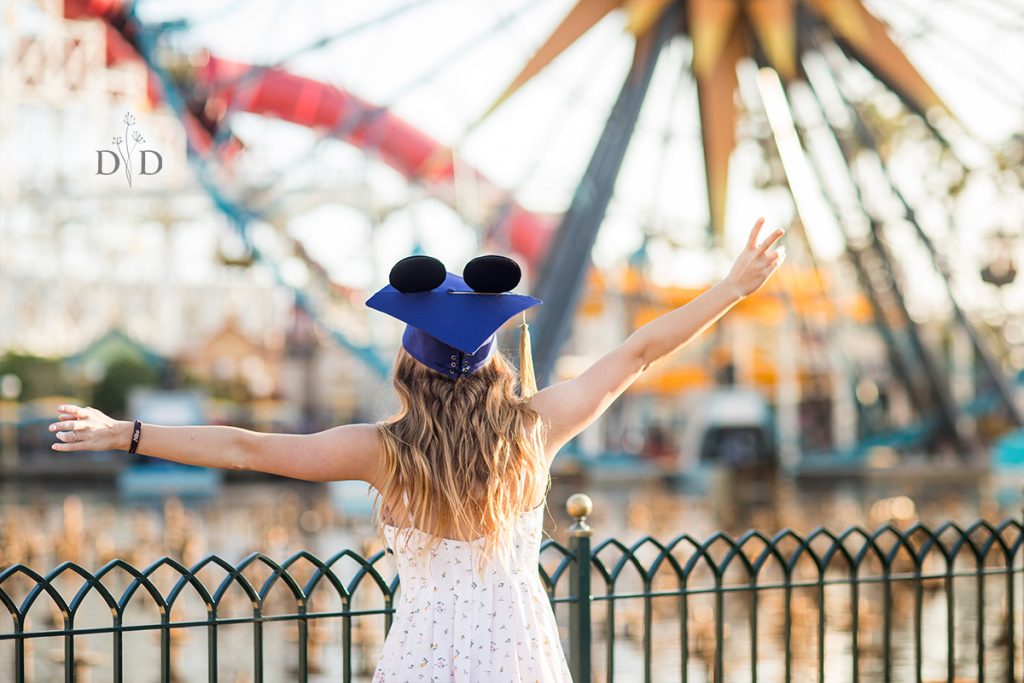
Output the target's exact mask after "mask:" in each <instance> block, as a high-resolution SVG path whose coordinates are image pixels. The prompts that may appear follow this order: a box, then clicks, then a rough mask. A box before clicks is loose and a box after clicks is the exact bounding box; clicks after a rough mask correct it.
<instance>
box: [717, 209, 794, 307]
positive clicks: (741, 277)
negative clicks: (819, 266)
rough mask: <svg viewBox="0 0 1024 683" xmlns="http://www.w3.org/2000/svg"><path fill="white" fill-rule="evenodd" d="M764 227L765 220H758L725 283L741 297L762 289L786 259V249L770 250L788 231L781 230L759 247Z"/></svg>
mask: <svg viewBox="0 0 1024 683" xmlns="http://www.w3.org/2000/svg"><path fill="white" fill-rule="evenodd" d="M762 225H764V218H758V219H757V222H756V223H754V228H753V229H752V230H751V231H750V237H748V238H747V244H746V247H744V249H743V252H742V253H740V255H739V256H738V257H737V258H736V262H735V263H733V265H732V269H731V270H730V271H729V274H728V275H726V276H725V282H727V283H729V284H730V285H732V286H733V287H734V288H735V290H736V291H737V292H738V293H739V295H740V296H749V295H751V294H753V293H754V292H756V291H757V290H758V289H760V288H761V285H763V284H764V283H765V282H767V280H768V278H769V277H771V275H772V273H774V272H775V271H776V269H778V267H779V266H781V265H782V262H783V261H784V260H785V259H786V248H785V247H781V246H780V247H778V248H777V249H771V248H770V247H771V246H772V244H774V243H775V241H776V240H778V239H779V238H780V237H782V236H783V235H785V234H786V231H785V230H783V229H782V228H779V229H778V230H776V231H775V232H773V233H772V234H771V235H769V237H768V238H767V239H766V240H765V241H764V242H762V243H761V244H760V245H759V244H758V243H757V236H758V233H759V232H760V231H761V226H762Z"/></svg>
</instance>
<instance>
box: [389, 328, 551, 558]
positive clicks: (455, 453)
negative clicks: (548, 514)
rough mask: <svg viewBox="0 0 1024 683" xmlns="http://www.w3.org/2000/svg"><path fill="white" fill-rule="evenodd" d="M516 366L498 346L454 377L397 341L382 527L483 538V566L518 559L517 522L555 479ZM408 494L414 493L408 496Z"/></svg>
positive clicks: (439, 535) (437, 539)
mask: <svg viewBox="0 0 1024 683" xmlns="http://www.w3.org/2000/svg"><path fill="white" fill-rule="evenodd" d="M518 380H519V377H518V373H517V372H516V370H515V369H514V367H513V365H512V364H511V363H510V362H509V361H508V359H507V358H506V357H505V356H504V355H503V354H502V353H501V352H500V351H496V352H495V354H494V355H493V356H492V358H491V360H489V361H488V362H487V364H486V365H484V366H483V367H482V368H480V369H479V370H477V371H475V372H473V373H472V374H469V375H465V376H462V377H459V378H458V379H455V380H451V379H449V378H448V377H446V376H444V375H442V374H441V373H439V372H436V371H434V370H431V369H430V368H428V367H426V366H425V365H423V364H422V363H420V362H418V361H417V360H416V359H414V358H413V357H412V356H410V355H409V353H408V352H406V351H405V349H402V348H399V350H398V357H397V359H396V361H395V366H394V373H393V383H394V386H395V390H396V391H397V392H398V398H399V401H400V407H399V410H398V412H397V413H395V414H394V415H392V416H391V417H389V418H387V419H385V420H383V421H381V422H378V423H377V429H378V433H379V435H380V439H381V442H382V444H383V462H382V472H383V475H382V479H381V481H379V482H378V483H379V484H380V488H379V489H378V492H377V498H376V501H375V517H376V520H377V529H378V533H379V534H380V536H381V539H382V540H383V524H384V523H385V521H384V520H383V518H382V509H381V504H383V507H384V508H386V509H387V511H388V516H389V517H390V519H389V520H388V521H387V522H386V523H388V524H390V525H392V526H394V527H395V528H396V529H397V530H398V535H402V536H404V537H405V539H406V541H407V542H408V540H409V538H410V536H411V535H412V534H413V533H415V530H416V529H418V530H420V531H422V532H426V533H428V534H430V535H432V536H434V537H435V538H434V539H432V540H431V541H430V542H429V543H428V544H425V545H424V547H423V548H422V552H429V551H431V550H433V549H435V548H436V547H437V546H438V545H440V544H441V542H442V541H443V540H444V539H445V538H453V539H455V540H467V541H472V542H474V543H478V542H479V541H480V539H483V543H482V548H481V551H482V552H480V553H479V554H478V555H477V563H476V566H477V569H478V570H479V571H480V572H481V573H482V571H483V569H484V567H485V566H486V565H487V563H489V562H490V561H491V560H492V559H493V558H498V559H499V560H500V561H501V562H502V563H505V564H506V566H507V562H508V560H509V559H510V553H511V545H512V544H511V538H512V535H513V531H514V528H515V524H516V522H517V521H518V519H519V517H520V516H521V515H522V513H523V512H525V511H526V510H528V509H529V508H530V507H531V505H532V503H533V501H535V500H537V498H538V497H540V495H541V492H542V491H543V492H544V493H545V494H546V493H547V491H546V486H547V484H548V483H549V481H550V480H549V479H548V475H547V467H546V461H545V457H544V434H543V432H542V429H543V423H542V421H541V419H540V415H539V414H538V413H537V411H535V410H534V409H533V408H532V407H530V405H529V402H528V400H527V399H524V398H521V397H520V395H519V393H518V391H517V387H518ZM403 494H405V495H407V496H408V502H406V499H405V495H403Z"/></svg>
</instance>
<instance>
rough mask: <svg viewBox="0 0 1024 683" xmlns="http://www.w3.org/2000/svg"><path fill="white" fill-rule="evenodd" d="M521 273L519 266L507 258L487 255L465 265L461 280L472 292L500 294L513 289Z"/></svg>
mask: <svg viewBox="0 0 1024 683" xmlns="http://www.w3.org/2000/svg"><path fill="white" fill-rule="evenodd" d="M522 277H523V271H521V270H520V269H519V264H518V263H516V262H515V261H513V260H512V259H510V258H509V257H507V256H499V255H498V254H488V255H486V256H477V257H476V258H475V259H473V260H471V261H470V262H469V263H467V264H466V267H465V268H464V269H463V271H462V279H463V280H465V281H466V284H467V285H469V286H470V287H471V288H472V289H473V291H474V292H480V293H482V294H500V293H502V292H508V291H511V290H512V289H515V286H516V285H518V284H519V280H520V279H521V278H522Z"/></svg>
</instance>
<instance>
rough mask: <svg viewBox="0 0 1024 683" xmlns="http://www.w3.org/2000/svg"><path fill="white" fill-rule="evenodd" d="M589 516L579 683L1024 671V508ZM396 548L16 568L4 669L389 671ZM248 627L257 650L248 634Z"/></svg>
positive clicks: (572, 615) (569, 594)
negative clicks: (888, 520) (625, 524)
mask: <svg viewBox="0 0 1024 683" xmlns="http://www.w3.org/2000/svg"><path fill="white" fill-rule="evenodd" d="M591 508H592V505H591V502H590V499H589V498H587V497H586V496H584V495H582V494H576V495H574V496H572V497H570V499H569V501H568V504H567V509H568V511H569V513H570V515H571V516H572V517H574V518H575V520H576V521H575V523H574V524H573V525H572V526H571V528H570V529H569V534H568V544H567V546H563V545H561V544H559V543H557V542H555V541H553V540H547V541H545V542H544V544H543V545H542V562H541V566H540V567H539V571H540V575H541V579H542V581H543V583H544V586H545V588H546V590H547V592H548V596H549V599H550V601H551V604H552V607H553V608H554V609H555V611H556V615H557V614H558V613H559V611H560V610H561V611H563V612H567V613H568V614H567V618H568V619H567V620H568V629H567V635H568V637H567V643H566V653H567V656H568V658H569V662H570V669H571V670H572V673H573V679H574V680H575V681H577V682H578V683H579V682H581V681H592V680H606V681H611V680H613V679H615V678H616V676H618V678H619V680H629V681H634V680H641V677H642V680H644V681H654V680H682V681H694V680H709V681H715V682H716V683H717V682H720V681H726V680H741V681H758V680H761V681H772V682H774V681H791V680H798V681H804V680H817V681H825V680H829V681H833V680H835V681H840V680H844V681H845V680H850V681H916V682H919V683H925V682H926V681H932V680H945V681H950V682H952V681H954V680H957V681H961V680H971V681H979V682H981V681H986V680H988V681H1014V680H1020V678H1015V672H1018V671H1024V667H1022V666H1021V664H1022V663H1024V662H1022V660H1024V656H1022V654H1021V644H1020V642H1019V641H1020V639H1021V636H1022V635H1024V628H1022V624H1021V615H1022V614H1024V608H1022V606H1021V602H1022V598H1024V586H1021V587H1020V588H1021V590H1020V591H1017V590H1016V587H1017V583H1018V578H1019V577H1020V576H1021V575H1024V568H1022V567H1021V566H1020V564H1021V556H1022V553H1021V552H1020V548H1021V544H1022V539H1024V533H1022V531H1024V529H1022V525H1021V523H1020V522H1019V521H1017V520H1014V519H1007V520H1005V521H1003V522H1001V523H1000V524H998V525H992V524H989V523H987V522H984V521H977V522H974V523H973V524H970V525H968V526H966V527H961V526H958V525H957V524H954V523H952V522H948V523H945V524H942V525H940V526H938V527H937V528H935V529H930V528H928V527H926V526H923V525H921V524H915V525H913V526H910V527H908V528H904V529H901V528H897V527H895V526H891V525H886V526H883V527H881V528H879V529H877V530H875V531H873V532H868V531H866V530H864V529H862V528H860V527H851V528H849V529H846V530H845V531H843V532H841V533H833V532H830V531H828V530H826V529H823V528H818V529H815V530H813V531H811V532H810V533H808V534H806V535H800V534H796V533H794V532H792V531H789V530H783V531H780V532H779V533H777V534H775V535H774V536H771V537H768V536H765V535H764V534H762V533H760V532H757V531H750V532H747V533H746V534H744V535H742V536H740V537H739V538H733V537H731V536H729V535H728V534H724V533H716V534H713V535H712V536H710V537H709V538H707V539H704V540H703V541H700V540H698V539H696V538H693V537H691V536H690V535H688V534H681V535H679V536H676V537H675V538H673V539H671V540H670V541H669V542H667V543H662V542H659V541H658V540H656V539H654V538H652V537H650V536H644V537H642V538H640V539H639V540H637V541H635V542H633V543H631V544H630V545H628V546H627V545H625V544H623V543H622V542H620V541H618V540H616V539H613V538H609V539H607V540H604V541H601V542H600V543H597V544H596V545H592V544H591V534H592V532H591V529H590V527H589V526H588V524H587V516H588V515H589V514H590V512H591ZM385 557H386V553H385V551H380V552H377V553H375V554H372V555H371V556H369V557H365V558H364V557H362V556H361V555H359V554H357V553H355V552H353V551H351V550H343V551H341V552H339V553H337V554H335V555H333V556H331V557H329V558H327V559H320V558H318V557H316V556H314V555H312V554H310V553H307V552H300V553H296V554H295V555H292V556H291V557H289V558H288V559H286V560H285V561H284V562H281V563H277V562H275V561H273V560H272V559H270V558H269V557H266V556H265V555H263V554H261V553H254V554H252V555H250V556H248V557H247V558H245V559H244V560H243V561H242V562H240V563H238V564H231V563H229V562H227V561H225V560H223V559H222V558H220V557H217V556H208V557H206V558H204V559H203V560H201V561H200V562H198V563H196V564H195V565H193V566H191V567H185V566H183V565H182V564H180V563H179V562H177V561H175V560H173V559H171V558H167V557H164V558H161V559H159V560H157V561H156V562H154V563H153V564H151V565H149V566H148V567H146V568H144V569H137V568H135V567H133V566H132V565H130V564H128V563H127V562H124V561H122V560H113V561H111V562H109V563H107V564H106V565H104V566H103V567H102V568H100V569H99V570H98V571H95V572H90V571H87V570H86V569H84V568H83V567H81V566H79V565H78V564H75V563H71V562H65V563H63V564H61V565H59V566H58V567H56V568H55V569H53V570H52V571H50V572H49V573H47V574H45V575H43V574H39V573H37V572H36V571H34V570H32V569H31V568H29V567H27V566H24V565H21V564H15V565H12V566H9V567H6V568H4V569H3V571H0V603H2V604H3V606H4V608H5V609H6V611H7V613H8V614H9V615H10V616H11V619H10V620H3V621H4V622H5V623H4V624H3V625H2V626H0V666H2V667H3V668H0V680H5V681H6V680H13V681H16V682H17V683H21V682H23V681H50V680H53V677H52V676H50V677H43V676H44V675H45V674H43V673H37V671H36V670H37V669H39V670H41V669H43V668H44V667H45V666H46V658H45V657H42V656H41V651H42V650H43V647H42V645H41V644H42V643H47V642H49V643H51V644H56V645H57V647H56V648H55V649H53V650H51V651H50V656H49V660H51V662H50V664H49V666H50V667H51V669H52V670H55V671H61V672H62V675H63V678H64V680H65V681H68V682H70V681H78V682H79V683H85V682H86V681H89V680H91V674H93V673H96V671H95V668H98V667H99V666H100V664H99V662H100V660H103V661H106V662H109V664H107V665H106V666H104V667H103V668H104V669H108V670H109V676H106V677H104V678H103V679H102V680H112V681H117V682H121V681H125V680H129V681H135V680H140V678H139V676H140V673H139V671H138V669H139V667H143V668H147V669H148V672H147V673H146V675H145V678H146V680H150V679H152V678H153V675H154V674H156V675H158V676H159V680H160V681H162V682H166V683H169V682H171V681H176V680H188V681H196V680H203V679H205V680H208V681H218V680H229V678H228V677H227V676H226V675H225V674H224V673H223V671H222V669H224V668H225V664H226V663H228V660H230V662H231V663H233V664H234V665H235V666H236V668H237V667H239V666H241V667H242V668H244V669H247V670H251V675H250V676H249V678H250V679H251V680H253V681H256V682H262V681H264V679H265V678H268V677H269V678H270V679H271V680H282V679H281V678H280V677H279V676H280V675H281V674H280V671H281V670H285V671H286V672H287V673H286V675H287V679H286V680H296V681H309V680H311V677H313V678H315V677H316V676H317V675H321V674H322V675H324V676H326V677H327V678H329V679H330V680H338V679H340V680H342V681H351V680H353V677H354V676H366V675H369V674H370V673H372V671H373V668H374V666H375V664H376V653H377V652H378V651H379V647H380V645H381V644H382V642H383V638H384V635H385V634H386V633H387V631H388V630H389V629H390V627H391V621H392V616H393V614H394V611H395V598H396V596H397V595H398V589H399V581H398V577H397V576H394V577H393V578H392V579H391V580H387V579H385V577H384V576H383V575H382V573H381V572H380V571H379V567H378V566H377V565H378V564H379V563H380V562H381V561H382V560H383V559H384V558H385ZM563 577H564V578H563ZM361 586H362V588H360V587H361ZM597 588H602V589H603V591H600V592H595V590H596V589H597ZM581 596H582V597H581ZM98 621H99V622H104V623H97V622H98ZM377 622H382V623H381V624H377ZM331 623H335V624H337V625H338V626H340V630H338V631H332V630H331V628H330V627H329V624H331ZM240 630H241V631H246V632H247V633H243V632H240ZM328 631H330V632H328ZM196 633H198V634H200V637H198V638H195V637H191V638H190V636H189V635H188V634H196ZM147 638H148V640H147ZM247 638H248V639H251V646H250V647H239V646H237V645H236V641H238V640H239V639H247ZM103 639H107V640H108V641H109V642H106V643H103V644H102V646H101V647H100V648H96V647H95V646H96V643H97V642H98V641H99V640H103ZM289 640H293V641H294V643H291V644H289V643H288V641H289ZM328 644H330V645H331V647H328ZM337 645H340V648H338V647H337ZM103 650H106V651H107V652H109V653H110V656H109V657H108V656H106V655H102V656H101V655H99V652H101V651H103ZM203 650H205V652H203ZM601 650H603V653H602V654H603V656H598V657H595V655H596V654H598V653H599V652H600V651H601ZM246 660H247V661H246ZM268 662H269V663H270V666H268ZM90 667H93V670H92V671H90ZM103 673H104V674H106V673H107V672H106V671H104V672H103ZM655 673H657V678H656V677H655ZM230 680H232V681H235V680H238V679H237V678H230Z"/></svg>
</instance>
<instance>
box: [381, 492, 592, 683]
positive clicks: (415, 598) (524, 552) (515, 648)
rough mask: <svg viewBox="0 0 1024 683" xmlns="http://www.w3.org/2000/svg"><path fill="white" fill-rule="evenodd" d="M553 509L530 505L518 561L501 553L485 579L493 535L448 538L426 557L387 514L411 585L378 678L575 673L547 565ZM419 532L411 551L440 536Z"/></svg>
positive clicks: (495, 679) (547, 680) (387, 531)
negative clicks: (546, 538) (482, 555)
mask: <svg viewBox="0 0 1024 683" xmlns="http://www.w3.org/2000/svg"><path fill="white" fill-rule="evenodd" d="M543 516H544V506H543V504H541V505H539V506H537V507H535V508H533V509H532V510H527V511H526V512H524V513H523V514H522V515H520V517H519V519H518V520H517V522H516V525H517V527H516V532H515V537H514V540H513V551H512V561H511V564H510V567H509V568H508V569H503V568H501V567H500V564H499V563H497V562H496V561H494V562H492V563H491V567H490V568H488V569H487V570H486V573H485V577H484V578H483V580H481V579H480V578H478V576H477V575H476V572H474V570H473V564H474V561H475V559H476V555H475V554H474V550H476V549H477V547H479V546H480V545H481V544H482V543H483V539H476V540H474V541H458V540H453V539H443V540H442V542H441V544H440V545H439V546H438V547H437V549H436V550H435V551H434V552H433V553H431V554H430V555H427V556H424V557H423V559H421V560H419V563H418V564H417V559H416V556H415V555H412V554H411V553H410V552H403V547H402V546H403V541H404V536H402V535H399V534H398V532H397V530H396V529H395V527H393V526H391V525H388V524H385V525H384V537H385V538H386V539H387V542H388V546H389V547H391V548H393V549H394V551H395V558H396V562H397V565H398V575H399V578H400V580H401V586H402V587H401V594H400V598H399V602H398V607H397V609H396V610H395V618H394V621H392V623H391V630H390V631H389V632H388V636H387V639H386V640H385V642H384V647H383V649H382V652H381V655H380V659H379V661H378V663H377V669H376V671H375V672H374V675H373V683H382V682H385V681H386V682H387V683H411V682H413V681H428V682H434V681H444V682H445V683H456V682H457V683H478V682H480V681H485V682H486V683H520V682H521V681H530V682H531V683H534V682H537V681H540V682H542V683H572V677H571V676H570V674H569V667H568V665H567V664H566V660H565V654H564V652H563V651H562V644H561V641H560V640H559V635H558V626H557V624H556V623H555V615H554V613H553V612H552V610H551V603H550V602H548V597H547V594H546V593H545V591H544V587H543V584H542V583H541V579H540V573H539V571H538V565H539V560H540V544H541V536H542V530H543ZM412 534H413V535H412V536H411V537H410V539H409V550H410V551H412V550H413V549H414V548H415V546H416V544H418V543H423V544H426V543H428V542H429V541H430V540H431V537H430V536H429V535H428V534H426V533H425V532H423V531H420V530H419V529H413V530H412ZM396 536H398V540H397V541H396Z"/></svg>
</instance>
